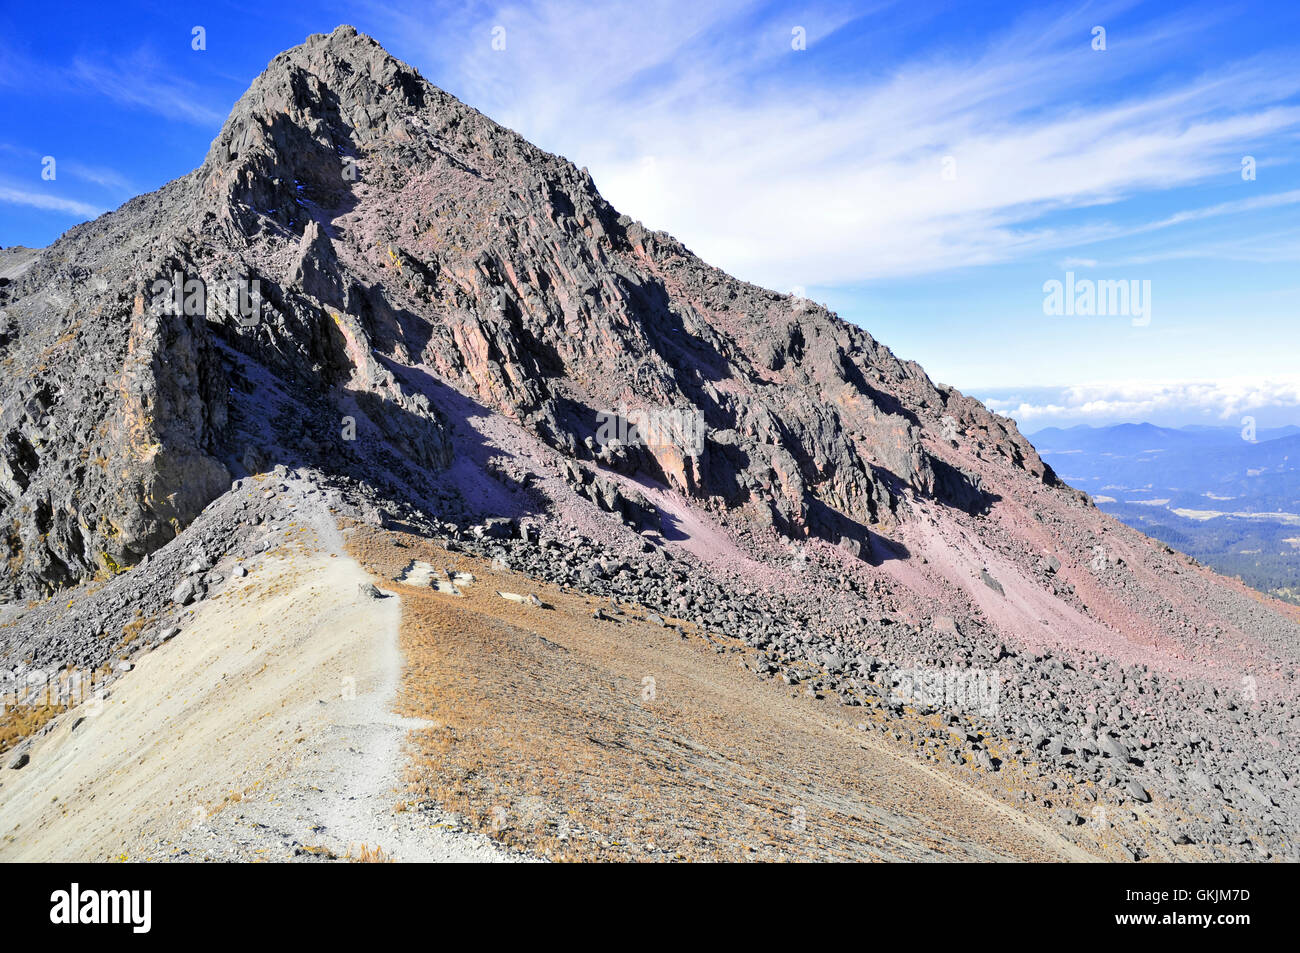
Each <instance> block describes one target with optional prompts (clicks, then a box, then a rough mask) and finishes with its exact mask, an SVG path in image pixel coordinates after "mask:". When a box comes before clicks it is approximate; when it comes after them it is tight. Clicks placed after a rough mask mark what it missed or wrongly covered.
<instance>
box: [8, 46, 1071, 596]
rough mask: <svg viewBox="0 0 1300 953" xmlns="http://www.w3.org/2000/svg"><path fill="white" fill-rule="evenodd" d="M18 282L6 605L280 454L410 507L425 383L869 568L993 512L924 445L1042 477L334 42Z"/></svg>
mask: <svg viewBox="0 0 1300 953" xmlns="http://www.w3.org/2000/svg"><path fill="white" fill-rule="evenodd" d="M24 264H25V267H24V268H23V270H22V271H21V273H20V274H18V275H17V277H15V278H13V279H12V280H11V281H9V282H8V283H7V284H6V285H5V287H4V288H3V289H0V294H2V295H3V299H2V300H0V307H2V308H3V310H4V311H5V318H4V319H3V320H4V325H3V328H0V332H2V336H0V342H2V343H0V347H2V348H3V351H2V352H0V359H2V360H3V362H4V366H5V374H4V384H3V387H4V411H3V415H2V416H0V513H3V528H2V529H0V536H2V537H3V543H4V547H5V550H6V553H5V555H6V557H7V559H8V561H9V567H10V570H11V572H10V573H9V574H8V575H7V576H6V579H5V583H4V587H5V594H6V595H9V596H14V595H19V594H22V595H29V594H35V593H41V592H47V591H49V590H50V589H51V588H52V587H57V586H62V585H66V584H70V583H74V582H76V581H78V580H80V579H84V578H86V577H88V576H91V575H94V574H96V573H105V572H107V573H112V572H115V571H117V570H118V569H120V568H122V567H125V566H129V565H132V564H134V563H135V562H137V561H138V560H139V559H140V558H141V557H142V556H143V555H145V554H146V553H148V552H151V551H152V550H154V549H156V548H157V547H158V546H159V545H161V544H162V543H164V542H166V541H167V540H168V539H170V538H172V537H173V536H174V535H175V534H176V533H177V532H178V531H179V530H180V529H181V528H183V527H184V526H185V525H187V524H188V523H189V522H190V521H191V520H193V518H194V517H195V516H196V515H197V514H198V512H199V511H200V510H202V508H203V507H204V506H205V505H206V504H207V503H208V502H209V501H210V500H212V499H213V498H214V497H215V496H216V495H217V494H218V493H220V492H222V491H223V490H224V489H225V488H226V487H227V486H228V485H229V483H230V480H231V479H232V478H234V477H238V476H242V475H244V474H247V473H249V472H256V471H259V470H262V469H265V468H266V467H268V466H271V465H273V464H275V463H278V462H300V461H308V462H314V463H323V464H326V465H328V466H331V467H333V468H336V469H350V470H352V471H361V472H364V471H366V470H367V469H370V470H373V469H376V468H378V469H382V470H383V472H384V474H385V476H386V477H391V478H393V479H397V480H399V481H401V482H402V483H403V484H404V485H405V486H406V487H408V488H409V490H410V492H411V494H412V496H413V497H414V498H415V499H417V500H419V499H421V498H422V496H421V494H422V492H423V479H422V478H423V476H424V475H426V474H427V473H429V472H431V471H436V470H438V469H439V468H442V467H445V466H446V465H447V464H448V462H449V444H448V441H447V428H448V422H447V420H445V419H444V418H442V417H441V416H440V415H439V414H438V413H437V412H436V411H435V410H433V408H432V404H431V402H430V396H431V395H432V394H433V393H434V392H436V390H437V389H438V388H441V387H445V385H446V384H450V385H451V386H452V387H454V388H456V389H458V390H460V391H461V392H462V393H465V394H468V395H469V396H470V397H472V399H473V400H475V401H476V402H478V403H479V404H480V405H482V406H483V407H485V408H487V409H489V410H493V411H497V412H499V413H501V414H504V415H505V416H506V417H508V418H510V419H512V420H515V421H519V422H521V423H522V424H524V425H525V426H526V427H527V428H528V429H530V430H531V431H533V432H534V433H536V434H537V435H539V436H540V437H541V438H542V439H543V440H545V441H546V442H547V443H549V444H550V445H551V446H553V447H555V448H558V449H560V450H562V451H564V452H565V453H566V454H568V455H570V456H572V457H575V458H578V459H586V460H587V461H589V462H591V463H598V464H599V465H601V466H603V467H606V468H608V469H611V470H614V471H619V472H622V473H629V474H630V473H641V474H643V475H646V476H648V477H650V478H652V479H654V480H656V481H658V482H660V483H663V484H666V485H668V486H670V487H673V488H675V489H678V490H680V491H682V492H683V493H685V494H687V495H689V496H691V497H693V498H696V499H698V500H700V501H702V502H704V503H705V504H706V505H708V506H710V507H712V508H715V509H717V510H719V511H736V512H738V513H739V514H741V515H743V516H744V517H745V518H746V519H749V520H751V521H756V522H757V523H758V524H760V525H768V526H772V527H775V528H777V529H778V530H779V531H780V532H782V533H784V534H786V535H787V536H790V537H795V538H800V537H806V536H819V537H822V538H825V539H828V540H830V541H832V542H838V541H843V542H844V543H845V545H846V547H848V548H850V549H852V550H853V551H855V552H859V553H861V554H863V555H864V556H868V557H869V556H870V555H871V554H872V549H871V547H872V544H871V533H870V532H869V528H877V529H883V531H884V532H888V529H889V527H890V526H892V525H893V524H894V522H895V521H896V520H897V519H898V518H899V511H898V508H899V501H900V497H901V496H903V495H907V494H919V495H922V496H926V497H931V498H933V499H936V500H939V501H942V502H943V503H945V504H947V505H950V506H953V507H957V508H960V509H961V510H964V511H968V512H979V511H980V510H982V509H983V508H985V507H987V505H988V504H989V502H990V501H991V499H992V496H991V495H990V494H989V493H988V492H986V491H985V490H984V489H983V487H982V486H981V484H980V479H979V478H978V477H977V476H975V475H973V474H972V473H971V472H970V471H969V468H964V467H963V465H962V463H961V462H960V461H956V460H953V459H949V456H950V455H949V454H947V453H945V448H946V447H947V441H946V438H945V435H946V434H947V435H951V434H952V433H955V432H956V431H957V430H960V431H961V432H962V433H978V434H980V435H982V437H983V439H984V444H985V447H986V450H987V453H988V454H989V455H990V456H991V457H992V458H994V459H996V460H998V461H1000V462H1001V463H1003V464H1004V465H1005V467H1006V468H1008V469H1015V470H1017V471H1020V472H1022V473H1024V474H1025V475H1027V476H1029V477H1030V478H1032V479H1034V480H1037V481H1041V482H1045V483H1047V484H1054V483H1055V479H1054V477H1053V475H1052V473H1051V471H1050V470H1049V469H1048V468H1047V467H1046V466H1045V465H1044V464H1043V463H1042V461H1041V460H1040V459H1039V458H1038V455H1037V454H1036V453H1035V452H1034V450H1033V448H1032V447H1031V446H1030V445H1029V444H1028V443H1027V442H1026V441H1025V440H1024V439H1023V438H1022V437H1021V436H1020V435H1019V434H1018V433H1017V432H1016V429H1015V427H1014V425H1013V424H1011V423H1010V422H1009V421H1006V420H1004V419H1001V418H998V417H996V416H994V415H992V414H989V413H988V412H987V411H985V410H984V409H983V408H982V407H981V406H980V405H979V404H978V403H976V402H975V401H972V400H969V399H967V398H965V397H963V396H962V395H960V394H958V393H956V392H955V391H952V390H950V389H947V388H943V387H938V386H936V385H934V384H932V383H931V382H930V380H929V379H928V378H927V377H926V375H925V374H924V373H923V372H922V371H921V369H920V368H919V367H917V366H916V365H915V364H910V363H907V362H903V361H899V360H898V359H896V358H895V357H894V356H893V355H892V354H891V353H890V352H889V351H888V350H887V349H886V348H884V347H882V346H881V345H879V344H878V343H876V341H874V340H873V339H872V338H871V336H870V335H869V334H867V333H866V332H865V331H863V330H861V329H859V328H857V327H854V326H851V325H848V324H846V323H844V322H842V321H840V320H838V319H836V318H835V317H834V316H833V315H831V314H828V313H827V312H826V311H824V310H823V309H821V308H819V307H817V306H815V305H812V304H810V303H808V302H805V301H802V300H801V299H794V298H790V297H788V296H783V295H778V294H774V293H772V292H769V291H765V290H763V289H761V288H757V287H754V286H752V285H747V284H744V283H742V282H739V281H736V280H734V279H732V278H730V277H728V276H727V275H725V274H723V273H722V272H719V271H717V270H716V269H714V268H711V267H709V266H707V265H706V264H704V263H703V262H701V261H700V260H699V259H697V258H696V257H695V256H694V255H692V254H691V253H690V252H689V251H688V250H687V249H686V248H684V247H683V246H682V245H681V243H680V242H677V241H676V240H674V239H673V238H671V237H670V236H668V235H666V234H663V233H660V232H651V231H648V230H647V229H645V228H643V227H642V226H641V225H639V224H637V223H635V222H633V221H631V220H630V219H629V218H627V217H626V216H620V215H619V214H618V213H617V212H616V211H615V210H614V209H612V208H611V207H610V206H609V205H608V204H607V203H606V202H605V201H604V200H603V199H602V198H601V196H600V194H599V193H598V192H597V191H596V188H595V186H594V184H593V183H592V180H591V178H590V176H589V175H588V174H587V173H586V171H585V170H580V169H578V168H575V167H574V166H573V165H572V164H571V163H569V162H567V161H565V160H563V159H560V158H557V157H555V156H552V155H548V154H546V153H544V152H542V151H540V150H538V149H536V148H535V147H533V146H531V145H530V144H529V143H527V142H526V141H524V140H523V139H522V138H520V137H519V136H518V135H516V134H514V133H512V132H510V131H509V130H507V129H504V128H502V127H500V126H498V125H496V124H495V123H493V122H491V121H490V120H488V119H487V118H485V117H484V116H482V115H481V114H479V113H477V112H475V111H474V110H473V109H470V108H468V107H467V106H465V105H463V104H462V103H460V102H458V101H457V100H456V99H454V98H453V97H451V96H449V95H447V94H446V93H444V92H442V91H441V90H438V89H436V88H435V87H433V86H431V85H429V84H428V83H426V82H425V81H424V80H423V79H421V78H420V77H419V75H418V74H417V73H416V72H415V71H413V70H412V69H410V68H409V67H407V66H405V65H404V64H402V63H400V62H398V61H397V60H395V59H393V58H392V57H391V56H389V55H388V54H387V53H385V52H384V51H383V49H382V48H381V47H380V46H379V45H378V44H377V43H375V42H374V41H373V40H371V39H370V38H368V37H365V36H361V35H358V34H357V33H356V32H355V31H353V30H352V29H350V28H347V27H340V28H339V29H338V30H336V31H335V32H334V33H333V34H331V35H329V36H319V35H318V36H314V37H312V38H310V39H309V40H308V41H307V43H306V44H304V45H303V46H301V47H298V48H296V49H293V50H290V51H288V52H286V53H283V54H281V55H280V56H278V57H276V58H275V60H273V61H272V62H271V64H270V65H269V67H268V68H267V70H266V71H265V72H264V73H263V74H262V75H261V76H260V77H258V79H257V80H256V81H255V82H254V83H253V85H252V87H251V88H250V89H249V90H248V92H247V93H246V94H245V95H244V96H243V97H242V98H241V99H240V101H239V103H238V104H237V105H236V107H235V109H234V111H233V112H232V114H231V116H230V118H229V120H228V121H227V122H226V124H225V127H224V128H223V129H222V131H221V134H220V135H219V136H218V137H217V139H216V140H215V141H214V142H213V144H212V148H211V150H210V151H209V153H208V156H207V159H206V161H205V162H204V163H203V165H202V167H201V168H199V169H198V170H196V171H195V172H194V173H192V174H191V175H189V176H186V177H185V178H183V179H180V180H177V181H176V182H173V183H171V184H169V185H168V186H166V187H165V188H163V189H161V190H159V191H158V192H155V193H153V194H151V195H146V196H142V197H140V198H137V199H135V200H133V201H131V202H129V203H127V205H125V206H123V207H122V208H121V209H119V210H118V211H116V212H113V213H111V214H109V215H106V216H104V217H102V218H101V219H99V220H97V221H95V222H92V223H88V224H86V225H82V226H79V227H78V228H75V229H73V230H72V231H70V232H69V233H68V234H67V235H65V236H64V237H63V238H61V239H60V240H59V241H58V242H56V243H55V244H54V245H53V246H51V247H50V248H49V249H47V250H46V251H45V252H44V253H42V254H40V255H39V257H36V258H35V260H34V261H31V260H28V261H25V262H24ZM15 270H16V269H15ZM199 282H202V285H201V286H200V284H199ZM200 289H201V290H200ZM944 418H948V419H947V420H945V419H944ZM665 420H668V421H670V424H669V425H662V422H663V421H665ZM602 425H606V426H611V427H613V428H614V429H615V430H616V431H617V432H618V433H619V434H621V435H622V436H621V439H616V440H612V441H611V440H606V439H602V433H601V428H602ZM945 428H946V429H945ZM684 431H689V433H684ZM684 437H689V438H691V439H684ZM353 438H355V439H353ZM372 442H377V443H378V444H379V445H380V446H381V447H382V449H379V450H375V451H374V452H373V453H371V452H370V451H367V450H366V449H364V448H366V447H367V446H368V445H370V444H371V443H372Z"/></svg>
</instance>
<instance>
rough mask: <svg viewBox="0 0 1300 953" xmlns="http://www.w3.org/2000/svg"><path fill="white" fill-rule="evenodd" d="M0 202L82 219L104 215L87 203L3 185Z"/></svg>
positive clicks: (101, 211) (102, 210) (0, 190)
mask: <svg viewBox="0 0 1300 953" xmlns="http://www.w3.org/2000/svg"><path fill="white" fill-rule="evenodd" d="M0 202H7V203H9V204H11V205H26V206H28V207H29V208H39V209H43V210H45V211H49V212H59V213H62V214H65V215H71V216H74V217H76V218H83V219H85V218H95V217H97V216H99V215H102V214H104V209H102V208H98V207H96V206H94V205H91V204H90V203H89V202H80V201H77V200H76V199H69V198H63V197H62V196H58V195H50V194H48V193H45V192H33V191H31V190H30V189H21V188H13V187H12V186H7V185H3V184H0Z"/></svg>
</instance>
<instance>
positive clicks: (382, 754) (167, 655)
mask: <svg viewBox="0 0 1300 953" xmlns="http://www.w3.org/2000/svg"><path fill="white" fill-rule="evenodd" d="M320 510H321V511H320V512H319V513H316V514H312V513H309V512H303V511H300V512H299V513H298V514H297V517H298V520H299V526H298V527H297V529H296V531H291V533H290V538H291V539H294V540H297V542H294V543H292V544H289V545H287V546H282V547H280V548H279V549H278V550H277V551H275V552H273V553H272V554H270V555H267V556H266V557H263V558H262V559H260V560H258V561H255V562H251V563H249V564H248V565H249V568H250V570H251V573H250V575H249V576H247V577H246V578H243V579H232V580H230V581H229V582H228V583H227V584H226V586H225V587H224V589H223V590H222V591H221V593H220V594H219V595H218V596H217V597H215V598H212V599H210V600H208V601H207V602H205V603H204V604H203V605H202V606H201V607H200V608H199V610H198V611H197V612H196V613H195V615H194V617H193V619H192V620H191V621H190V622H189V624H188V625H187V626H186V627H185V630H184V631H183V632H182V633H181V634H180V635H178V636H177V637H175V638H174V639H172V640H171V641H170V642H167V643H165V644H164V645H162V646H161V647H159V648H157V649H156V650H154V651H152V652H150V653H148V654H146V655H144V656H142V657H140V658H139V660H138V662H137V664H136V667H135V669H134V670H133V671H131V672H129V673H127V674H126V675H124V676H123V677H121V678H120V679H118V680H117V681H116V682H115V683H114V684H113V686H112V688H111V690H110V693H109V697H108V698H107V699H106V700H104V701H103V703H102V705H100V706H96V705H94V704H87V705H83V706H82V708H81V709H78V710H76V711H74V712H72V713H70V714H68V715H65V716H63V717H62V718H60V719H59V721H58V723H57V726H56V727H55V729H54V730H53V731H51V732H50V733H49V734H47V735H46V736H45V737H43V738H41V739H39V741H38V742H37V743H36V745H35V747H34V748H33V749H32V752H31V762H30V763H29V764H28V765H27V766H26V767H24V768H23V769H21V770H16V771H15V770H7V771H3V772H2V775H3V776H2V777H0V860H6V861H8V860H38V861H40V860H45V861H74V860H107V859H122V858H126V859H131V860H144V859H150V858H152V859H168V858H175V857H181V858H186V859H207V858H212V859H222V860H256V859H265V860H284V859H288V858H290V857H293V856H297V857H300V858H301V857H307V858H310V857H313V856H328V855H329V854H333V855H335V856H345V855H346V854H347V853H348V851H349V849H350V848H351V849H352V851H353V853H359V850H360V847H361V845H365V846H367V847H369V848H371V849H374V848H376V847H378V848H381V849H382V850H384V852H385V853H386V854H387V855H389V856H394V857H396V858H398V859H411V860H453V859H455V860H459V859H475V860H491V859H494V858H497V857H499V856H502V855H503V852H502V851H501V850H500V849H499V848H497V847H496V846H495V845H493V844H491V843H490V842H488V841H487V840H486V839H485V838H482V837H478V836H473V835H469V834H465V833H453V832H451V831H449V830H447V829H446V826H447V821H446V819H445V818H442V817H435V818H423V819H420V822H419V823H416V822H415V821H416V819H415V818H414V815H407V816H399V815H397V814H395V813H394V811H393V807H394V805H395V804H396V802H397V797H396V796H395V793H394V792H395V789H396V788H397V787H398V773H399V770H400V766H401V751H400V749H401V743H402V740H403V738H404V736H405V734H406V732H407V731H408V730H409V728H410V727H412V724H411V723H408V722H404V721H403V720H402V719H399V718H397V717H396V716H395V715H393V714H391V711H392V702H393V693H394V690H395V688H396V683H397V678H398V673H399V670H400V662H401V657H400V653H399V651H398V645H397V630H398V620H399V618H400V614H401V608H400V603H399V600H398V599H397V598H396V597H392V596H390V597H388V598H383V599H373V598H368V597H364V596H362V595H361V594H360V593H359V586H360V584H362V583H365V582H368V581H369V580H370V577H369V576H368V575H367V574H366V573H365V572H364V571H363V570H362V569H361V567H360V566H359V565H358V564H357V563H356V562H355V561H353V560H352V559H350V558H348V557H347V555H346V553H342V552H341V551H340V550H339V548H338V544H339V543H340V539H339V537H338V534H337V531H336V529H335V528H334V525H333V521H332V520H331V518H330V517H329V515H328V513H325V512H324V510H323V507H320ZM313 515H314V516H315V517H316V518H314V519H313ZM439 825H443V826H439Z"/></svg>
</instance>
